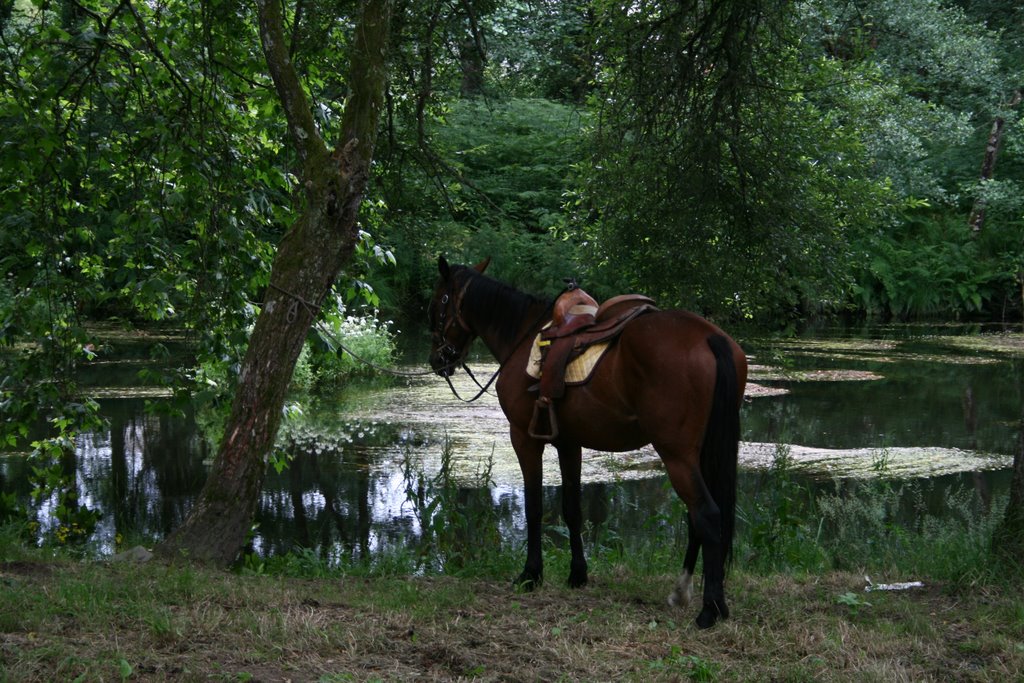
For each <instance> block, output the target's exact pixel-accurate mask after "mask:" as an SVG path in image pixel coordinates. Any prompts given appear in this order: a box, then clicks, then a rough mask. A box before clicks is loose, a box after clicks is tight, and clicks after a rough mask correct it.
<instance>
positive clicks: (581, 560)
mask: <svg viewBox="0 0 1024 683" xmlns="http://www.w3.org/2000/svg"><path fill="white" fill-rule="evenodd" d="M582 460H583V455H582V449H581V448H580V447H579V446H559V447H558V466H559V468H560V469H561V470H562V518H563V519H564V520H565V526H566V527H568V529H569V548H570V550H571V551H572V561H571V562H570V564H569V586H570V587H572V588H579V587H580V586H583V585H586V583H587V558H586V557H585V556H584V554H583V536H582V534H581V530H582V527H583V514H582V513H581V511H580V496H581V485H580V469H581V466H582Z"/></svg>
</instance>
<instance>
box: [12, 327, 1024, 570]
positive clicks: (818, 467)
mask: <svg viewBox="0 0 1024 683" xmlns="http://www.w3.org/2000/svg"><path fill="white" fill-rule="evenodd" d="M748 346H749V347H750V348H751V349H752V350H753V352H754V353H755V354H757V355H764V356H766V357H770V356H769V352H770V350H769V349H767V348H764V349H762V348H758V346H757V344H749V345H748ZM876 346H877V348H874V347H872V345H871V344H868V345H864V344H861V345H860V346H858V347H856V348H851V347H849V346H848V347H845V348H840V349H834V350H829V348H828V347H827V346H823V345H822V344H818V343H815V344H812V345H809V346H808V347H806V348H803V347H800V346H798V345H793V346H791V347H790V348H788V349H787V359H788V366H787V367H786V368H784V370H785V372H782V373H781V375H780V374H779V372H777V371H775V372H773V375H772V377H773V378H765V379H762V380H759V381H763V382H764V383H765V384H768V385H771V386H777V387H784V388H785V389H786V390H787V392H786V393H785V394H782V395H776V396H766V397H762V398H757V399H754V400H752V401H750V402H748V404H747V405H746V406H745V407H744V411H743V420H744V438H745V443H744V447H743V451H742V459H743V462H744V463H745V464H746V465H747V467H746V469H745V471H744V473H743V475H742V478H741V483H740V486H741V493H740V500H741V504H743V501H753V500H756V499H757V497H758V495H759V493H760V491H761V487H762V486H764V481H765V480H764V475H763V473H762V472H761V471H758V469H757V468H758V467H760V468H762V469H763V468H764V467H766V466H770V465H771V463H772V459H773V457H774V455H775V444H777V443H783V444H791V445H792V447H791V448H790V450H789V454H790V455H791V456H793V457H794V458H795V462H796V463H797V466H798V467H799V466H800V465H801V463H802V465H803V466H804V467H805V470H804V471H805V473H806V477H805V479H804V481H805V482H806V483H807V485H808V486H811V487H814V488H815V489H816V490H819V491H826V490H827V491H835V492H837V493H838V494H839V495H844V494H845V492H848V491H850V490H853V489H854V488H855V484H853V483H850V481H849V480H848V479H840V481H839V483H838V484H836V483H833V481H832V476H831V473H838V474H840V475H841V476H842V477H849V476H850V475H853V474H857V473H861V474H866V475H871V476H874V475H876V474H877V473H878V471H879V469H880V468H881V467H882V466H884V468H885V470H886V472H887V473H888V474H889V475H895V476H929V477H930V481H931V484H929V485H928V486H927V487H925V489H924V490H925V491H926V493H925V494H922V495H923V496H924V498H923V499H922V500H923V503H922V502H921V501H918V502H917V503H915V504H917V505H919V506H920V505H924V506H925V507H926V508H927V509H928V510H933V511H934V514H940V513H941V510H942V501H943V500H944V499H945V498H944V497H945V492H947V491H948V490H950V489H951V488H965V489H966V490H973V491H975V492H976V495H975V497H976V500H977V501H978V502H979V504H980V505H982V506H987V505H988V504H989V502H990V501H991V498H992V496H993V495H994V494H998V493H999V492H1000V491H1005V489H1006V487H1007V486H1008V481H1009V477H1008V474H1007V473H1006V472H1005V469H1001V468H1005V465H1006V463H1007V460H1008V457H1009V455H1010V454H1011V453H1012V449H1013V446H1014V439H1015V429H1016V422H1015V420H1016V418H1017V411H1018V410H1019V405H1020V404H1021V402H1022V401H1024V397H1022V388H1021V384H1022V383H1021V382H1020V378H1021V376H1022V370H1024V366H1022V360H1021V359H1020V358H1019V357H1005V356H986V355H985V354H974V356H971V357H975V358H977V357H980V358H984V359H986V360H992V361H993V362H990V363H964V362H960V361H962V360H963V358H966V357H968V356H965V353H966V352H964V351H962V350H955V351H951V350H950V349H949V348H946V347H942V346H941V345H938V344H936V343H935V342H934V341H931V340H928V339H925V340H915V341H913V342H911V343H908V342H902V341H901V342H899V343H890V342H885V343H878V344H877V345H876ZM804 351H807V353H804ZM897 352H898V353H899V357H898V358H894V355H895V354H897ZM853 354H855V355H856V356H857V358H856V359H851V355H853ZM942 359H945V360H944V361H943V360H942ZM758 361H759V362H761V363H764V361H762V360H760V359H758ZM940 361H941V362H940ZM812 369H842V370H863V371H870V372H872V373H874V374H875V375H877V376H880V377H881V379H870V380H865V381H813V380H810V379H807V378H806V377H805V378H801V376H800V374H799V373H800V371H803V370H812ZM786 372H790V373H791V374H792V376H793V377H794V379H792V380H790V379H785V374H786ZM486 373H487V366H486V365H483V366H482V367H481V374H486ZM780 376H781V377H782V378H781V379H780V378H779V377H780ZM99 381H101V382H102V383H103V384H104V385H107V386H109V384H110V383H111V382H110V381H109V379H108V380H107V381H102V380H99ZM101 405H102V410H103V413H104V415H105V416H106V417H107V418H108V420H109V427H110V428H109V430H108V431H103V432H100V433H95V434H90V435H87V436H85V437H83V438H82V439H81V440H80V441H79V443H78V444H77V448H76V450H75V452H74V453H72V454H69V455H68V456H67V457H66V458H65V460H64V461H63V462H62V463H61V465H62V468H63V469H64V470H65V472H66V473H68V474H69V475H73V477H74V480H75V482H76V486H77V489H78V491H79V503H80V504H81V505H84V506H87V507H89V508H91V509H96V510H99V511H100V512H101V513H102V517H101V519H100V521H99V524H98V527H97V531H96V533H95V535H94V540H95V542H96V543H97V544H98V545H99V547H100V548H101V549H102V550H103V551H105V552H112V551H113V550H114V548H115V546H116V543H117V539H118V538H122V537H128V538H132V539H137V538H139V537H141V538H143V539H149V540H156V539H159V538H162V537H163V536H164V535H166V534H167V533H168V532H169V531H170V530H171V529H172V528H174V527H175V526H176V525H178V524H179V523H180V522H181V520H182V519H183V518H184V516H185V514H186V513H187V511H188V509H189V507H190V505H191V504H192V503H193V501H194V499H195V497H196V495H197V493H198V491H199V489H200V488H201V486H202V482H203V480H204V478H205V476H206V472H207V466H208V461H209V458H210V457H212V453H211V452H210V448H209V446H208V444H207V441H206V440H205V439H204V438H202V437H201V436H200V434H199V431H198V428H197V427H196V422H195V420H194V417H193V416H185V417H184V418H180V417H178V418H172V417H169V416H161V415H151V414H147V413H146V412H145V410H144V404H143V402H142V401H141V400H139V399H108V400H104V401H102V402H101ZM446 439H447V440H448V441H449V442H450V443H451V445H452V448H453V450H454V453H455V456H456V475H457V476H458V477H459V478H460V479H461V480H462V481H464V482H470V481H473V480H476V479H477V478H478V475H479V473H480V472H481V471H484V470H488V471H490V475H489V478H490V480H491V481H492V485H491V486H489V487H487V488H472V487H467V488H464V489H463V490H462V491H460V492H459V506H460V508H461V509H464V510H465V511H466V515H467V517H470V518H473V517H474V516H475V515H478V514H479V515H483V514H484V512H485V511H486V512H488V513H490V511H494V514H495V515H496V519H497V520H498V522H497V524H498V528H499V533H500V534H501V536H502V538H504V539H506V540H507V541H508V542H511V543H518V542H520V541H521V540H522V538H523V534H524V531H523V528H524V521H523V500H522V493H521V486H520V483H519V474H518V467H517V465H516V461H515V456H514V454H513V453H512V452H511V449H510V447H509V445H508V438H507V425H506V423H505V421H504V418H503V417H502V415H501V413H500V410H499V409H498V407H497V404H496V401H495V400H494V399H493V397H488V398H486V399H484V400H482V401H481V402H479V403H476V404H472V405H469V406H466V405H463V404H459V403H458V402H456V401H455V400H454V399H453V398H452V397H451V396H450V394H449V393H448V389H447V387H446V386H445V385H444V384H443V383H442V382H440V381H439V380H437V379H436V378H433V377H425V378H421V379H417V380H415V381H410V382H408V383H405V384H402V385H399V386H392V387H388V388H378V389H371V390H360V391H352V392H349V394H348V395H343V396H341V397H338V399H337V400H331V401H325V402H323V403H322V404H320V405H319V406H318V407H317V409H316V410H314V411H312V414H311V415H310V418H309V419H308V420H307V421H305V422H303V423H299V424H295V425H292V426H291V427H289V428H288V429H287V430H285V431H284V432H283V434H282V439H281V445H282V448H284V449H285V451H286V452H288V453H289V454H290V455H291V456H292V459H291V461H290V464H289V467H288V468H287V469H285V470H283V471H282V472H280V473H278V472H277V471H276V470H274V469H273V468H271V469H270V470H269V472H268V477H267V481H266V485H265V487H264V491H263V493H262V496H261V500H260V503H259V506H258V512H257V518H256V523H257V525H258V526H257V529H256V532H255V535H254V537H253V549H254V550H255V551H257V552H259V553H261V554H264V555H271V554H281V553H285V552H288V551H290V550H294V549H295V548H315V549H317V550H318V552H319V553H320V554H321V555H322V556H324V557H326V558H330V559H333V560H336V561H342V560H344V561H356V560H361V559H366V558H372V557H374V556H376V555H379V554H382V553H386V552H387V551H391V550H395V549H405V548H415V547H416V545H417V544H418V542H419V540H420V539H421V537H422V536H423V534H424V529H423V525H422V523H421V520H422V519H423V514H424V511H423V509H422V508H418V507H417V503H416V501H423V499H424V490H425V487H427V484H428V483H429V480H430V479H431V478H432V477H433V476H434V475H435V473H436V472H437V471H438V469H439V463H440V460H441V453H442V451H443V449H444V442H445V440H446ZM987 454H995V455H996V457H992V456H990V455H987ZM555 465H556V463H555V460H554V457H553V456H551V458H550V459H549V461H548V467H547V473H546V476H547V478H546V480H545V481H546V483H547V484H548V486H547V487H546V488H545V491H544V497H545V513H546V515H547V520H546V522H545V524H546V525H550V526H556V525H560V521H559V511H560V509H561V502H560V498H559V492H558V490H557V489H556V488H555V487H554V485H555V484H557V483H558V468H557V467H556V466H555ZM988 470H993V471H988ZM28 474H29V473H28V471H27V467H26V464H25V462H24V460H23V459H21V458H19V457H16V456H7V457H0V484H2V486H3V490H4V491H5V492H8V491H12V492H15V493H16V494H17V495H18V496H19V498H21V499H22V500H27V499H28V496H29V493H30V484H29V483H28V482H29V476H28ZM585 478H586V480H587V481H588V483H587V484H586V486H585V487H584V501H583V514H584V518H585V520H586V524H587V528H589V529H591V530H592V537H593V536H594V535H595V534H596V535H601V534H604V535H606V536H607V535H611V536H614V535H616V534H620V535H627V534H633V533H645V531H644V530H645V529H646V528H647V527H648V526H649V525H650V524H652V523H656V524H659V525H663V526H667V527H668V531H669V532H670V533H671V534H675V535H677V536H679V538H681V537H682V535H683V534H684V533H685V531H684V528H685V525H684V524H683V522H682V520H681V519H680V518H679V515H678V514H677V512H678V509H679V508H678V506H679V504H678V502H677V501H676V499H675V496H674V495H673V494H672V493H671V491H670V489H669V488H668V487H667V486H666V485H665V483H664V477H661V476H660V470H659V468H658V465H657V458H656V456H654V455H653V453H651V452H649V451H641V452H637V453H631V454H621V455H604V454H596V453H589V454H588V455H587V457H586V460H585ZM56 504H57V502H56V500H55V499H51V500H48V501H42V502H41V503H40V504H39V505H38V506H37V507H36V512H35V514H36V516H37V519H38V520H39V521H40V522H41V523H42V524H43V528H42V531H43V532H44V533H45V532H46V531H48V530H49V529H48V528H47V526H46V525H47V524H50V525H52V522H51V521H50V519H51V514H50V513H52V512H53V508H54V507H55V505H56ZM910 512H911V511H908V514H909V513H910ZM652 520H653V521H652ZM663 531H664V529H663Z"/></svg>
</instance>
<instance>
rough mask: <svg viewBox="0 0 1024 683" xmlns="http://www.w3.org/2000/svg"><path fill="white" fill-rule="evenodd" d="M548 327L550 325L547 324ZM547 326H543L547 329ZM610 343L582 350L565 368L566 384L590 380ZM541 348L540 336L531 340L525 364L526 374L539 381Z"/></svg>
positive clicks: (602, 343) (594, 345)
mask: <svg viewBox="0 0 1024 683" xmlns="http://www.w3.org/2000/svg"><path fill="white" fill-rule="evenodd" d="M549 325H550V324H549ZM549 325H545V327H548V326H549ZM610 344H611V342H610V341H606V342H601V343H599V344H593V345H591V346H588V347H587V348H586V349H584V350H583V353H581V354H580V355H579V356H578V357H577V358H575V359H573V360H572V362H570V363H569V365H568V367H566V368H565V383H566V384H582V383H583V382H586V381H587V380H588V379H590V373H591V372H593V371H594V368H595V367H596V366H597V362H598V361H599V360H601V356H603V355H604V352H605V351H607V350H608V346H609V345H610ZM542 358H543V356H541V347H540V335H539V334H538V335H537V336H536V337H534V339H533V346H531V347H530V359H529V360H528V361H527V362H526V374H527V375H529V376H530V377H533V378H534V379H540V371H541V360H542Z"/></svg>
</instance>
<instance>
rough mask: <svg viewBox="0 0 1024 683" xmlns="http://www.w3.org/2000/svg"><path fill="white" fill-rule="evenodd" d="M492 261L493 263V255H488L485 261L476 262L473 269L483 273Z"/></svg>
mask: <svg viewBox="0 0 1024 683" xmlns="http://www.w3.org/2000/svg"><path fill="white" fill-rule="evenodd" d="M490 263H491V257H490V256H488V257H487V258H485V259H484V260H483V261H481V262H480V263H478V264H476V265H475V266H473V269H474V270H475V271H476V272H478V273H482V272H484V271H485V270H487V266H488V265H490Z"/></svg>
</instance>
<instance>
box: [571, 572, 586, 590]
mask: <svg viewBox="0 0 1024 683" xmlns="http://www.w3.org/2000/svg"><path fill="white" fill-rule="evenodd" d="M586 585H587V573H586V572H579V573H577V572H569V588H583V586H586Z"/></svg>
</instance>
